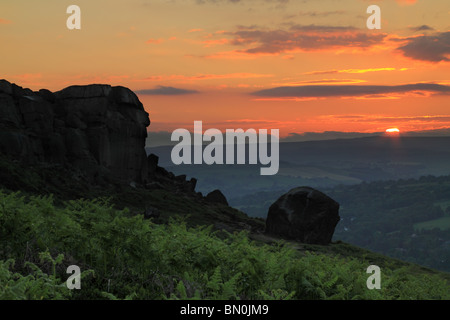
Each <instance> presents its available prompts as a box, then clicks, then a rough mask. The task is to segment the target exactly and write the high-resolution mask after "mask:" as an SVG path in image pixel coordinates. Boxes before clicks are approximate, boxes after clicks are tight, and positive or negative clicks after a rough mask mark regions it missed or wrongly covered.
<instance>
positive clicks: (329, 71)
mask: <svg viewBox="0 0 450 320" xmlns="http://www.w3.org/2000/svg"><path fill="white" fill-rule="evenodd" d="M396 70H400V71H405V70H408V68H401V69H397V68H369V69H344V70H335V69H334V70H324V71H310V72H305V73H303V74H304V75H321V74H336V73H356V74H358V73H367V72H378V71H396Z"/></svg>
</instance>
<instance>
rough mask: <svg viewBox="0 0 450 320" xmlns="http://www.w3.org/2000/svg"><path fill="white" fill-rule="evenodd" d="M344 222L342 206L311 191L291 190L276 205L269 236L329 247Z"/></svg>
mask: <svg viewBox="0 0 450 320" xmlns="http://www.w3.org/2000/svg"><path fill="white" fill-rule="evenodd" d="M339 220H340V217H339V204H338V203H337V202H336V201H334V200H333V199H331V198H330V197H328V196H327V195H325V194H324V193H322V192H320V191H318V190H315V189H313V188H310V187H298V188H294V189H292V190H290V191H289V192H288V193H286V194H284V195H283V196H281V197H280V198H279V199H278V200H277V201H276V202H275V203H273V204H272V205H271V206H270V208H269V212H268V214H267V219H266V233H268V234H271V235H276V236H279V237H282V238H284V239H288V240H297V241H300V242H303V243H309V244H322V245H324V244H329V243H330V242H331V239H332V237H333V233H334V229H335V227H336V225H337V224H338V222H339Z"/></svg>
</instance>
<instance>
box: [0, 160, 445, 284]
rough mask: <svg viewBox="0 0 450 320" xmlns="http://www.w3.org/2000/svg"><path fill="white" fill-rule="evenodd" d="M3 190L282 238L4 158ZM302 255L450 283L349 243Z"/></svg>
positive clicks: (162, 197)
mask: <svg viewBox="0 0 450 320" xmlns="http://www.w3.org/2000/svg"><path fill="white" fill-rule="evenodd" d="M0 188H5V189H9V190H14V191H15V190H21V191H23V192H24V193H25V194H29V195H32V194H54V195H55V204H56V205H58V203H59V204H60V205H62V204H63V202H64V201H66V200H70V199H79V198H85V199H95V198H102V197H103V198H110V199H111V202H112V203H113V204H114V206H115V207H116V208H118V209H123V208H129V209H130V212H131V214H140V213H142V212H143V211H144V210H145V207H146V206H152V207H155V208H157V209H158V210H159V212H160V213H161V215H160V217H159V218H158V219H157V220H158V221H157V222H158V223H166V222H167V221H168V220H169V217H174V216H176V215H180V216H184V217H187V220H186V221H187V223H188V225H191V226H195V225H213V226H214V227H215V229H218V230H222V229H223V230H226V231H228V232H234V231H241V230H248V231H250V234H249V235H250V238H251V239H252V240H254V241H256V242H257V243H265V244H268V243H273V242H276V241H279V240H280V239H276V238H273V237H269V236H267V235H265V234H264V233H263V231H264V221H263V220H262V219H255V218H250V217H248V216H247V215H245V214H244V213H242V212H240V211H238V210H236V209H234V208H231V207H227V206H223V205H219V204H210V203H207V202H204V201H200V200H198V199H195V198H191V197H188V196H186V195H185V194H182V193H178V194H177V193H173V192H171V191H168V190H146V189H140V188H132V187H126V186H125V187H123V186H115V187H93V186H91V185H90V184H89V183H87V182H86V181H84V180H83V179H82V178H78V179H74V178H73V177H71V176H69V173H68V172H66V171H64V170H63V169H61V168H58V167H47V168H45V167H24V166H22V165H20V164H19V163H17V162H13V161H9V160H8V159H5V158H0ZM290 243H291V245H292V246H293V247H294V248H296V249H297V250H298V251H299V252H300V253H305V252H307V251H310V252H315V253H321V254H325V255H331V256H340V257H343V258H356V259H357V260H359V261H370V262H372V263H373V264H376V265H378V266H380V267H381V268H383V267H384V266H386V267H389V268H391V269H397V268H401V267H407V268H408V269H409V270H410V272H411V274H413V275H414V274H429V275H439V276H440V277H442V278H443V279H446V280H448V281H449V282H450V274H448V273H445V272H439V271H435V270H432V269H428V268H425V267H422V266H419V265H415V264H411V263H407V262H403V261H400V260H397V259H393V258H389V257H387V256H383V255H381V254H377V253H374V252H371V251H369V250H366V249H362V248H359V247H356V246H353V245H350V244H347V243H342V242H340V241H337V242H336V243H333V244H330V245H328V246H320V245H307V244H302V243H298V242H290Z"/></svg>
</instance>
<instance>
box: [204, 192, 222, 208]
mask: <svg viewBox="0 0 450 320" xmlns="http://www.w3.org/2000/svg"><path fill="white" fill-rule="evenodd" d="M205 200H206V201H207V202H210V203H220V204H223V205H225V206H228V201H227V198H225V196H224V195H223V193H222V192H221V191H220V190H214V191H211V192H210V193H208V194H207V195H206V197H205Z"/></svg>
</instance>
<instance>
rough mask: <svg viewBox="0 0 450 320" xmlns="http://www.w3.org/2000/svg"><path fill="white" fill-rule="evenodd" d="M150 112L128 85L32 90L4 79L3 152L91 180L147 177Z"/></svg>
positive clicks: (0, 107)
mask: <svg viewBox="0 0 450 320" xmlns="http://www.w3.org/2000/svg"><path fill="white" fill-rule="evenodd" d="M149 124H150V120H149V118H148V113H147V112H145V110H144V108H143V105H142V103H141V102H140V101H139V99H138V98H137V96H136V95H135V94H134V93H133V92H132V91H131V90H129V89H127V88H124V87H112V86H110V85H88V86H71V87H68V88H66V89H64V90H61V91H58V92H55V93H52V92H50V91H48V90H40V91H39V92H33V91H31V90H30V89H23V88H21V87H19V86H17V85H15V84H11V83H9V82H8V81H6V80H0V152H1V153H2V154H6V155H8V156H11V157H13V158H16V159H19V160H21V161H25V162H27V163H30V164H34V163H51V164H64V165H69V166H71V167H72V168H75V169H79V170H80V171H82V172H84V173H87V174H88V176H90V177H94V178H95V177H100V176H109V177H112V178H117V179H118V180H120V181H125V182H127V181H129V182H131V181H136V182H143V181H145V180H146V179H147V165H146V164H147V157H146V153H145V150H144V148H145V138H146V137H147V129H146V128H147V126H148V125H149Z"/></svg>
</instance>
